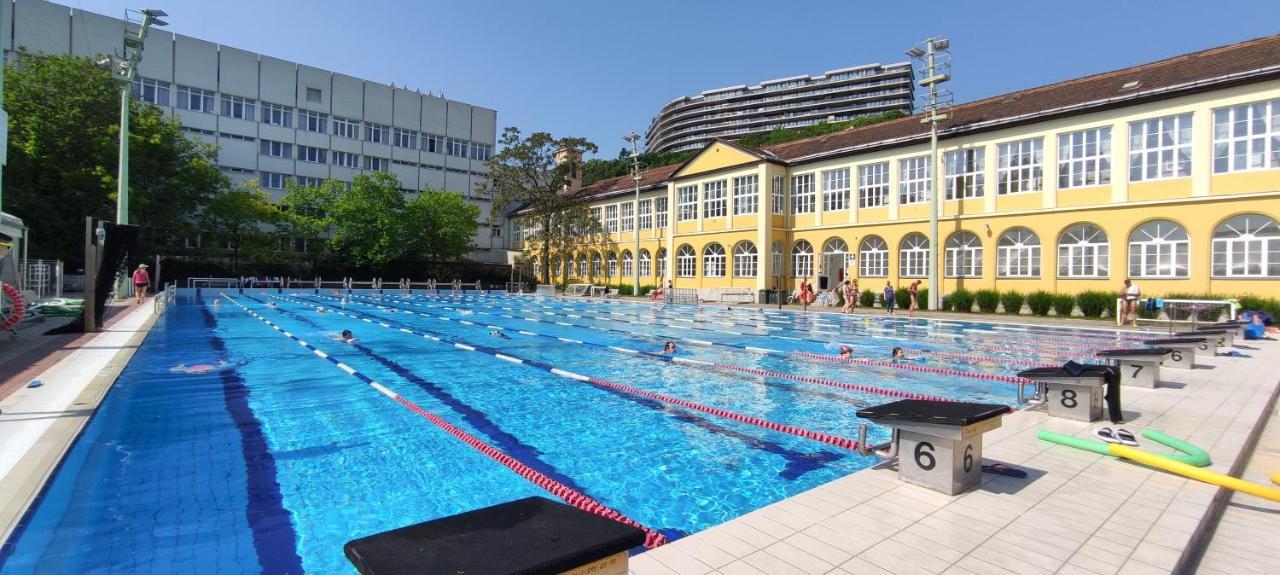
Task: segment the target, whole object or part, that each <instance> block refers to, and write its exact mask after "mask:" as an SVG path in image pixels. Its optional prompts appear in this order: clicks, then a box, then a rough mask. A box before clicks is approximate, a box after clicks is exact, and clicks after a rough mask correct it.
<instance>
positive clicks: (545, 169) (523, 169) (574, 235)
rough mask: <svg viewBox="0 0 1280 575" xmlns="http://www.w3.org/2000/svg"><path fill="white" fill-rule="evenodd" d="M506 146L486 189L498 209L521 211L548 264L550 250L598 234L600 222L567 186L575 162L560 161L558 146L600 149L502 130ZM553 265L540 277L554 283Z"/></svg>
mask: <svg viewBox="0 0 1280 575" xmlns="http://www.w3.org/2000/svg"><path fill="white" fill-rule="evenodd" d="M499 143H500V144H501V150H502V151H500V152H498V153H497V154H494V155H493V157H492V158H490V159H489V162H488V165H489V183H488V185H487V186H486V187H485V188H484V192H485V193H487V194H489V195H490V197H491V198H492V199H493V205H494V208H493V209H494V210H495V211H500V210H510V211H516V210H518V211H519V212H520V213H521V215H522V220H523V221H524V222H525V228H526V229H527V230H529V232H528V234H529V241H530V242H532V243H533V244H534V245H536V246H537V247H538V260H539V261H541V262H547V261H550V260H549V256H550V255H551V251H552V250H553V249H557V250H558V251H559V252H560V253H563V250H564V248H566V247H568V246H570V245H576V244H578V243H580V242H581V240H582V235H583V233H584V232H585V233H587V234H597V233H599V228H600V224H599V222H597V221H596V220H594V219H593V218H591V214H590V212H589V210H588V208H587V206H586V205H585V204H583V203H582V202H581V201H578V200H577V199H575V198H574V197H573V196H572V195H571V194H569V193H567V192H566V190H565V182H567V181H568V176H569V175H570V170H576V169H578V166H575V165H572V164H573V162H565V163H563V164H559V165H557V164H556V161H555V156H556V152H557V151H558V150H562V149H566V148H568V149H574V150H578V151H581V152H592V153H594V152H596V151H597V148H596V145H595V144H592V143H591V142H589V141H587V140H586V139H584V138H575V137H562V138H557V137H555V136H553V135H551V134H550V133H547V132H534V133H532V134H529V135H528V137H525V136H523V135H522V134H521V133H520V130H519V129H518V128H507V129H505V130H503V132H502V137H501V138H500V139H499ZM550 267H551V266H547V265H543V266H542V273H541V275H542V277H541V278H540V281H541V282H542V283H544V284H549V283H551V280H550V273H551V272H550Z"/></svg>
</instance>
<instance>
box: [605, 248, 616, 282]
mask: <svg viewBox="0 0 1280 575" xmlns="http://www.w3.org/2000/svg"><path fill="white" fill-rule="evenodd" d="M604 269H605V271H607V272H609V275H608V276H605V277H611V278H616V277H618V256H617V255H615V254H614V253H613V252H609V255H607V256H605V258H604Z"/></svg>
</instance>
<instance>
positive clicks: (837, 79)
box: [659, 64, 912, 115]
mask: <svg viewBox="0 0 1280 575" xmlns="http://www.w3.org/2000/svg"><path fill="white" fill-rule="evenodd" d="M889 75H901V76H905V77H907V78H908V79H910V78H911V76H912V69H911V66H910V65H909V64H900V65H890V66H879V65H874V67H870V66H869V67H867V68H865V69H859V70H850V71H847V72H841V73H838V74H833V75H831V76H830V77H827V76H826V75H823V76H811V77H807V78H803V79H796V80H794V81H788V82H779V83H767V84H764V85H759V86H751V87H747V88H742V89H734V90H726V91H723V92H713V93H707V92H703V93H702V94H699V95H697V96H691V97H685V98H678V99H676V100H673V101H671V102H669V103H667V105H665V106H663V107H662V109H661V110H660V111H659V115H661V114H664V113H666V112H667V111H668V110H669V109H670V108H672V107H674V106H680V105H682V104H692V103H704V102H714V101H719V100H726V99H733V98H751V97H756V96H759V95H761V94H769V93H774V92H785V91H799V90H804V89H806V88H811V87H813V86H829V85H833V84H857V83H860V82H863V81H864V79H865V78H870V77H874V76H889Z"/></svg>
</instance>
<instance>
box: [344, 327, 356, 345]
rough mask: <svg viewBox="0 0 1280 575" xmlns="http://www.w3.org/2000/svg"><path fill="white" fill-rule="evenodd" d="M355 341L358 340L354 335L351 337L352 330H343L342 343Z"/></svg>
mask: <svg viewBox="0 0 1280 575" xmlns="http://www.w3.org/2000/svg"><path fill="white" fill-rule="evenodd" d="M355 341H356V338H355V336H354V335H351V330H349V329H344V330H342V343H353V342H355Z"/></svg>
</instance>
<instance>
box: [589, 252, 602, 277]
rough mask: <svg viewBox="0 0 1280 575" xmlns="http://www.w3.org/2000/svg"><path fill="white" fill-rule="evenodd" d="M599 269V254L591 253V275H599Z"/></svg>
mask: <svg viewBox="0 0 1280 575" xmlns="http://www.w3.org/2000/svg"><path fill="white" fill-rule="evenodd" d="M601 271H603V269H602V268H601V267H600V254H591V277H593V278H598V277H600V272H601Z"/></svg>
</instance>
